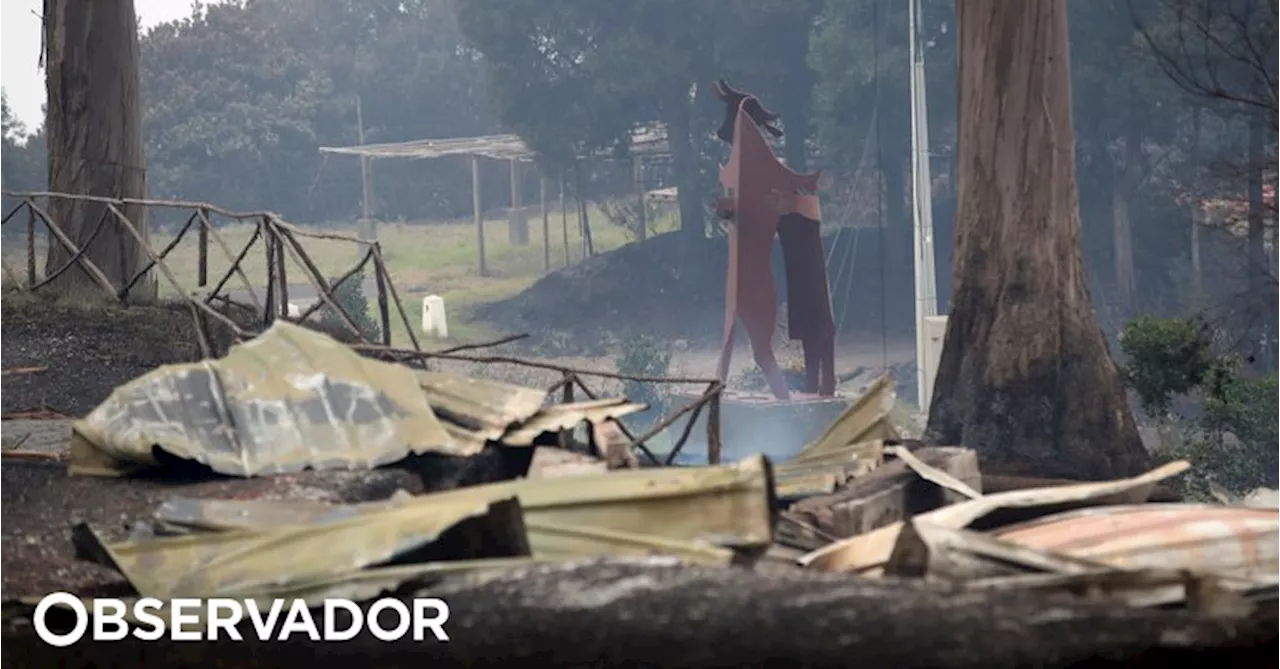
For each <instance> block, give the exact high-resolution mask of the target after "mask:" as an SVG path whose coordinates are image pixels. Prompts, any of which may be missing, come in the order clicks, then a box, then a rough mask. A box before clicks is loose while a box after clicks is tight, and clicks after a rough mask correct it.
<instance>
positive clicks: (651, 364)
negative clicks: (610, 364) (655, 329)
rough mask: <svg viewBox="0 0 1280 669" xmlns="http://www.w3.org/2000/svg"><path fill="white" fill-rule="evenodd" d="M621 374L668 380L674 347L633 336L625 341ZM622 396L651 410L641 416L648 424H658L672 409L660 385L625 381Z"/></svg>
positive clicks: (620, 359) (648, 337) (664, 390)
mask: <svg viewBox="0 0 1280 669" xmlns="http://www.w3.org/2000/svg"><path fill="white" fill-rule="evenodd" d="M621 348H622V356H621V357H620V358H618V373H620V374H628V375H631V376H667V373H668V370H669V369H670V368H671V347H670V346H667V345H664V343H663V342H662V341H660V340H658V339H655V338H653V337H650V336H648V335H633V336H631V337H628V338H626V339H624V340H623V341H622V344H621ZM622 392H623V394H624V395H625V396H626V397H627V399H629V400H631V401H632V402H644V403H645V404H648V405H649V410H648V411H646V412H644V413H643V414H641V415H640V416H638V417H639V418H641V420H644V421H645V422H647V423H649V424H653V423H654V422H656V421H658V420H659V419H660V417H661V416H663V415H664V414H666V412H667V410H668V409H669V408H670V403H671V402H670V397H669V393H668V390H667V388H666V387H664V386H663V385H662V384H657V383H642V382H639V381H623V382H622Z"/></svg>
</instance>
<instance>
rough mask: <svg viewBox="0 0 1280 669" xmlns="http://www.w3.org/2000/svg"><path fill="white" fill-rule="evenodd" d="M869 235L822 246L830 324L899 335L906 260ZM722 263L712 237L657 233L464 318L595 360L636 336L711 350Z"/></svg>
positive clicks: (777, 263) (906, 323)
mask: <svg viewBox="0 0 1280 669" xmlns="http://www.w3.org/2000/svg"><path fill="white" fill-rule="evenodd" d="M877 235H878V232H877V231H876V230H874V229H871V230H865V231H860V232H856V233H845V234H840V233H832V234H829V235H828V236H827V237H826V239H825V240H824V244H825V246H826V248H827V253H828V255H829V256H830V261H829V263H828V264H829V267H830V270H829V274H830V278H829V282H830V285H831V295H832V305H833V311H834V314H835V317H836V321H837V325H838V326H839V329H840V333H841V335H843V336H846V337H847V336H853V335H858V336H859V337H861V338H866V339H875V340H876V341H877V342H879V340H880V339H882V338H885V339H889V340H896V339H898V338H901V337H903V336H904V335H905V336H906V337H908V338H909V337H910V336H911V331H912V330H911V328H912V327H913V326H912V323H913V322H914V321H913V320H912V319H913V311H912V305H913V304H914V302H913V297H912V288H911V286H912V283H911V281H912V279H911V276H912V274H911V266H910V264H909V260H910V256H909V255H907V256H905V257H903V258H900V259H898V260H900V262H899V261H897V260H894V258H896V257H897V256H896V255H894V254H889V255H888V256H881V255H879V254H878V247H877V245H876V243H875V240H874V239H873V238H874V237H876V236H877ZM689 245H692V247H691V248H690V247H689ZM908 250H909V249H908ZM774 256H775V257H774V259H773V273H774V276H775V277H776V278H777V283H778V286H779V295H785V287H784V285H783V279H782V277H783V276H784V273H783V265H782V256H781V252H780V249H777V248H775V253H774ZM727 262H728V251H727V245H726V244H724V243H723V242H722V241H721V240H706V241H703V242H689V241H687V240H684V239H682V238H681V236H680V234H679V233H668V234H664V235H658V236H656V237H652V238H650V239H648V240H645V241H643V242H636V243H632V244H628V245H626V246H623V247H621V248H619V249H616V250H614V251H610V252H608V253H602V254H600V255H597V256H593V257H591V258H587V259H586V260H584V261H582V262H580V263H578V264H576V265H573V266H571V267H567V268H564V269H561V270H558V271H555V272H552V273H550V274H548V275H546V276H544V277H542V278H541V279H539V280H538V281H537V282H535V283H534V284H533V285H532V286H531V287H529V288H528V289H527V290H525V291H523V292H521V293H519V294H517V295H514V296H512V297H510V298H507V299H503V300H498V301H495V302H492V303H489V304H485V305H480V306H478V307H476V308H475V309H474V310H473V316H474V317H476V318H479V319H482V320H484V321H485V322H487V323H489V324H490V325H492V326H494V327H497V328H499V329H501V330H503V331H508V332H512V331H515V332H527V333H529V334H531V335H533V336H534V337H535V338H538V340H539V341H540V344H541V345H542V346H544V347H547V348H548V349H550V350H553V351H554V349H555V348H556V347H557V346H559V347H560V348H562V349H563V350H564V352H566V353H570V354H575V353H576V354H582V353H587V354H597V355H598V354H600V353H602V352H603V351H604V350H605V349H608V348H609V347H610V344H611V342H615V341H616V340H618V339H621V338H625V337H628V336H631V335H636V334H644V335H650V336H654V337H658V338H661V339H665V340H670V341H684V342H686V343H687V344H688V345H689V346H690V347H713V346H715V345H717V343H718V341H719V338H720V330H721V327H722V323H723V319H724V283H725V271H726V267H727ZM784 332H785V331H784ZM783 338H785V337H783Z"/></svg>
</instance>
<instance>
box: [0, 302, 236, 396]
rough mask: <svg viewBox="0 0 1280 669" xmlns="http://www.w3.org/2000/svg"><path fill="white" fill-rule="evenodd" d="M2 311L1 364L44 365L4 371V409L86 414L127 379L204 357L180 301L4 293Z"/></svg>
mask: <svg viewBox="0 0 1280 669" xmlns="http://www.w3.org/2000/svg"><path fill="white" fill-rule="evenodd" d="M0 313H2V316H3V322H2V323H0V327H3V328H4V336H3V337H2V338H0V358H2V359H3V360H4V368H5V369H6V370H10V369H20V368H28V367H45V368H47V369H44V370H42V371H33V372H26V373H17V374H6V375H5V376H4V388H3V390H4V392H3V393H0V407H2V408H3V411H4V413H6V414H10V413H14V412H21V411H32V410H38V409H44V410H52V411H56V412H58V413H62V414H66V415H68V416H75V417H78V416H83V415H84V414H86V413H88V412H89V411H92V410H93V408H94V407H96V406H97V405H98V403H100V402H101V401H102V400H104V399H106V398H107V396H109V395H110V394H111V391H112V390H113V389H114V388H115V387H116V386H119V385H120V384H122V383H125V382H126V381H130V380H132V379H134V378H137V377H139V376H141V375H143V374H145V373H147V372H149V371H151V370H153V369H155V368H156V367H158V366H160V365H166V364H172V363H179V362H192V361H195V360H199V359H200V358H201V357H202V356H201V353H200V346H199V344H198V343H197V339H196V335H195V324H194V320H193V319H192V317H191V312H190V311H189V310H188V309H187V308H186V307H185V306H182V305H168V304H166V305H159V306H154V307H131V308H128V309H125V308H122V307H119V306H116V305H110V304H103V303H96V302H95V303H76V302H70V301H57V300H51V299H47V298H42V297H39V296H33V295H28V294H22V293H15V292H6V293H5V296H4V300H3V302H2V303H0ZM212 335H213V337H214V342H213V343H214V346H215V348H217V349H218V354H221V353H222V352H225V350H226V347H227V346H228V345H229V344H230V341H231V340H230V337H229V336H228V333H226V332H225V331H223V332H218V331H216V330H215V331H214V332H213V333H212Z"/></svg>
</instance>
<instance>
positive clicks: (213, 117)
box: [140, 0, 506, 221]
mask: <svg viewBox="0 0 1280 669" xmlns="http://www.w3.org/2000/svg"><path fill="white" fill-rule="evenodd" d="M451 4H452V3H451V2H450V1H449V0H408V1H407V2H402V1H400V0H394V1H393V0H274V1H272V2H225V3H211V4H208V5H206V6H204V7H203V9H201V10H200V12H199V13H198V14H197V15H196V16H194V17H192V18H188V19H184V20H181V21H175V22H171V23H166V24H161V25H159V26H157V27H155V28H153V29H152V30H150V31H149V32H147V33H146V34H145V35H143V36H142V39H141V44H140V48H141V65H142V73H141V74H142V85H143V89H144V95H143V102H144V105H145V109H144V114H145V118H144V124H143V127H144V132H145V140H146V145H147V146H146V148H147V153H148V167H149V169H148V185H149V187H150V189H151V191H152V193H151V194H152V195H153V196H155V197H180V198H184V199H197V200H206V201H214V202H217V203H219V204H222V205H225V206H228V207H232V208H238V209H261V208H267V207H269V208H271V209H274V210H278V211H280V212H281V213H283V214H284V215H285V216H286V217H288V218H292V219H296V220H301V221H318V220H333V219H335V218H345V217H354V216H356V215H357V214H358V212H359V210H360V172H359V169H360V168H359V161H358V160H355V159H354V158H349V157H345V156H337V157H333V158H331V159H326V156H325V155H324V154H321V153H320V152H319V147H321V146H343V145H350V144H356V143H358V134H357V122H356V121H357V117H356V98H357V96H359V98H360V99H361V102H362V112H363V117H364V118H363V120H364V125H365V140H366V141H367V142H370V143H373V142H391V141H404V140H410V139H421V138H432V137H465V136H473V135H481V134H486V133H491V132H496V131H497V130H498V128H497V126H496V124H495V123H494V121H493V119H492V118H491V117H490V116H489V115H488V114H487V113H486V107H487V103H486V100H485V91H484V87H483V81H484V71H483V67H482V64H481V63H480V62H479V61H478V60H477V59H476V55H475V53H474V52H473V51H471V50H469V49H467V48H465V46H464V44H463V43H462V36H461V34H460V33H459V32H458V31H457V25H456V22H455V21H454V20H453V11H452V6H451ZM469 178H470V174H469V167H468V166H467V165H466V164H465V163H464V162H463V161H430V162H423V163H417V164H415V163H407V162H399V163H397V164H396V165H395V167H394V169H380V170H377V174H376V177H375V179H376V180H375V192H374V195H375V200H376V205H375V206H376V211H377V213H378V214H379V215H380V216H382V217H384V218H392V217H397V216H403V217H409V218H442V217H447V216H453V215H458V214H461V213H463V212H466V211H468V210H469V207H470V204H471V194H470V190H469V188H468V180H469ZM487 182H488V186H489V188H490V192H489V193H486V196H487V197H492V198H493V199H494V201H499V200H497V198H498V197H499V194H500V193H504V194H505V192H506V191H505V190H504V189H503V188H502V186H503V184H502V183H501V182H500V181H498V180H496V179H489V180H487ZM424 184H425V185H426V188H427V190H426V192H424Z"/></svg>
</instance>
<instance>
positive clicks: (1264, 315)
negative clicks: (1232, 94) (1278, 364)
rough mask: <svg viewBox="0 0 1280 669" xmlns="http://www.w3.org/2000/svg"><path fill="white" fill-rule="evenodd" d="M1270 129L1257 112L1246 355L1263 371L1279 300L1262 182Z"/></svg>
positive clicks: (1252, 140)
mask: <svg viewBox="0 0 1280 669" xmlns="http://www.w3.org/2000/svg"><path fill="white" fill-rule="evenodd" d="M1266 132H1267V131H1266V128H1265V127H1264V126H1263V115H1262V114H1261V113H1257V112H1255V113H1253V114H1252V115H1251V117H1250V119H1249V168H1248V169H1249V186H1248V187H1249V193H1248V196H1249V233H1248V255H1249V264H1248V267H1247V268H1246V270H1245V271H1246V272H1247V275H1246V276H1248V287H1249V300H1250V301H1252V302H1253V303H1254V304H1256V305H1258V306H1257V307H1256V309H1257V311H1256V312H1255V313H1253V314H1251V318H1250V319H1249V322H1250V327H1249V337H1248V338H1247V340H1246V343H1245V347H1244V348H1245V351H1243V352H1244V354H1245V355H1247V356H1250V357H1251V359H1252V360H1253V363H1254V366H1255V367H1256V368H1257V369H1259V370H1263V369H1266V368H1267V366H1268V364H1269V361H1268V360H1266V359H1265V358H1267V355H1266V352H1267V351H1268V350H1270V348H1271V346H1272V344H1271V342H1270V341H1266V342H1265V344H1264V340H1268V339H1270V336H1269V335H1270V334H1271V331H1272V329H1273V326H1274V323H1272V321H1274V320H1275V317H1276V313H1275V308H1276V307H1275V302H1276V296H1275V293H1274V291H1271V292H1270V294H1268V291H1267V290H1266V286H1267V283H1268V278H1269V277H1268V275H1269V274H1270V270H1271V267H1270V264H1271V263H1269V262H1268V261H1267V250H1266V242H1265V239H1266V230H1265V228H1264V223H1263V221H1264V220H1265V217H1264V212H1263V203H1262V183H1263V179H1264V178H1265V177H1264V175H1263V150H1264V145H1265V143H1266V141H1267V137H1266Z"/></svg>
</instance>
